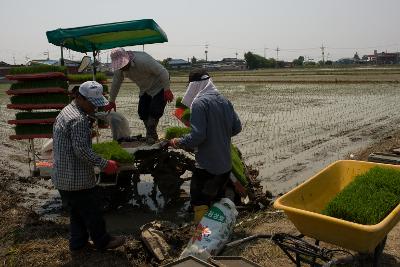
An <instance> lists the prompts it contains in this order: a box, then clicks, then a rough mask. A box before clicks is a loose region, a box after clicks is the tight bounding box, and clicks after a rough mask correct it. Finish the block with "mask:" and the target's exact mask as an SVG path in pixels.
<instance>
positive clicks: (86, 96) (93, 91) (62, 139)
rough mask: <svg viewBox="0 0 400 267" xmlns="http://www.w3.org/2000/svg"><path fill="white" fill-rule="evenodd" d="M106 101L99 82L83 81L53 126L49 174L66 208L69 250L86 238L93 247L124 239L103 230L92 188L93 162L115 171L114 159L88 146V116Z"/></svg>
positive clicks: (84, 242) (76, 248) (106, 246)
mask: <svg viewBox="0 0 400 267" xmlns="http://www.w3.org/2000/svg"><path fill="white" fill-rule="evenodd" d="M107 104H108V101H107V99H105V98H104V96H103V87H102V85H101V84H99V83H97V82H94V81H87V82H84V83H83V84H81V86H80V87H79V90H77V92H75V99H74V100H73V101H72V102H71V103H70V104H69V105H68V106H66V107H65V108H64V109H63V110H61V112H60V114H59V115H58V116H57V118H56V121H55V123H54V126H53V152H54V164H53V174H52V177H51V178H52V181H53V184H54V186H55V187H56V188H57V189H58V191H59V192H60V195H61V199H62V200H63V203H64V204H66V205H67V207H68V209H69V216H70V234H71V237H70V241H69V248H70V250H71V251H72V252H73V251H79V250H81V249H82V248H85V247H86V246H87V245H88V244H89V243H88V241H89V238H90V239H91V240H92V241H93V243H94V245H95V246H96V248H97V249H112V248H116V247H119V246H121V245H122V244H123V243H124V242H125V239H124V238H122V237H112V236H110V235H109V234H108V233H107V231H106V226H105V222H104V219H103V215H102V212H101V207H100V205H99V199H98V196H97V190H96V180H95V173H94V166H97V167H99V168H101V169H102V170H103V171H104V172H105V173H107V174H113V173H116V172H117V168H118V165H117V162H115V161H113V160H105V159H103V158H102V157H100V156H99V155H97V154H96V153H94V151H93V150H92V131H91V120H90V117H91V116H92V115H93V114H94V112H95V111H96V109H97V108H98V107H101V106H105V105H107Z"/></svg>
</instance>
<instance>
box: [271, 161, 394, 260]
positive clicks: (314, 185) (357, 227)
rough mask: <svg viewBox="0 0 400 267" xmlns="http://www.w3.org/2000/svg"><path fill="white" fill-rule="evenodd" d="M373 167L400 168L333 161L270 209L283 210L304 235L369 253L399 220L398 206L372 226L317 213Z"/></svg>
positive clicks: (370, 163)
mask: <svg viewBox="0 0 400 267" xmlns="http://www.w3.org/2000/svg"><path fill="white" fill-rule="evenodd" d="M375 166H380V167H384V168H392V169H397V170H400V166H396V165H389V164H382V163H373V162H365V161H355V160H340V161H336V162H334V163H332V164H331V165H329V166H328V167H326V168H325V169H323V170H321V171H320V172H319V173H317V174H316V175H314V176H312V177H311V178H310V179H308V180H307V181H306V182H304V183H303V184H301V185H299V186H297V187H296V188H294V189H293V190H291V191H289V192H288V193H286V194H285V195H283V196H281V197H280V198H278V199H277V200H276V201H275V203H274V207H275V208H276V209H281V210H284V212H285V213H286V215H287V216H288V218H289V219H290V221H291V222H292V223H293V224H294V225H295V227H296V228H297V229H298V230H299V231H300V232H301V233H302V234H304V235H306V236H309V237H312V238H315V239H317V240H320V241H324V242H328V243H331V244H335V245H337V246H340V247H343V248H346V249H350V250H354V251H358V252H363V253H367V252H373V251H374V249H375V248H376V246H377V245H378V244H379V243H380V242H381V241H382V240H383V239H384V237H385V236H386V235H387V234H388V233H389V231H390V230H391V229H392V228H393V227H394V226H395V225H396V224H397V222H398V221H399V220H400V204H399V205H397V206H396V208H395V209H394V210H393V211H392V212H391V213H390V214H388V215H387V216H386V217H385V218H384V219H383V220H382V221H381V222H380V223H378V224H375V225H362V224H358V223H353V222H349V221H345V220H342V219H337V218H334V217H330V216H326V215H322V214H320V212H321V211H322V210H323V209H324V208H325V206H326V205H327V204H328V202H329V201H331V200H332V198H333V197H335V196H336V194H338V193H339V192H340V191H342V190H343V188H344V187H346V186H347V185H348V184H349V183H350V182H351V181H352V180H353V179H354V178H355V176H357V175H359V174H362V173H364V172H366V171H368V170H369V169H370V168H372V167H375ZM366 204H367V203H366Z"/></svg>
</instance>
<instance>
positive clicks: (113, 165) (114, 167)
mask: <svg viewBox="0 0 400 267" xmlns="http://www.w3.org/2000/svg"><path fill="white" fill-rule="evenodd" d="M117 171H118V163H117V162H116V161H114V160H108V161H107V165H106V167H105V168H104V169H103V172H105V174H114V173H117Z"/></svg>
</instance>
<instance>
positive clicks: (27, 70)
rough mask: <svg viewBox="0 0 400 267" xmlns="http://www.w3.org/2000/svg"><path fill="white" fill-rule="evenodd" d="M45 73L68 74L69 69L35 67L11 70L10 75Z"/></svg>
mask: <svg viewBox="0 0 400 267" xmlns="http://www.w3.org/2000/svg"><path fill="white" fill-rule="evenodd" d="M45 72H63V73H67V67H65V66H51V65H35V66H29V67H16V68H11V69H10V74H12V75H17V74H34V73H45Z"/></svg>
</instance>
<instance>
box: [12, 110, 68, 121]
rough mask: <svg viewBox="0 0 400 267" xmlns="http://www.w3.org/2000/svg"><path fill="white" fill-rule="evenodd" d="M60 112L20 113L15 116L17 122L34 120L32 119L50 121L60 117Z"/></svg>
mask: <svg viewBox="0 0 400 267" xmlns="http://www.w3.org/2000/svg"><path fill="white" fill-rule="evenodd" d="M59 113H60V111H48V112H18V113H16V114H15V118H16V119H17V120H32V119H49V118H55V117H57V116H58V114H59Z"/></svg>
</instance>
